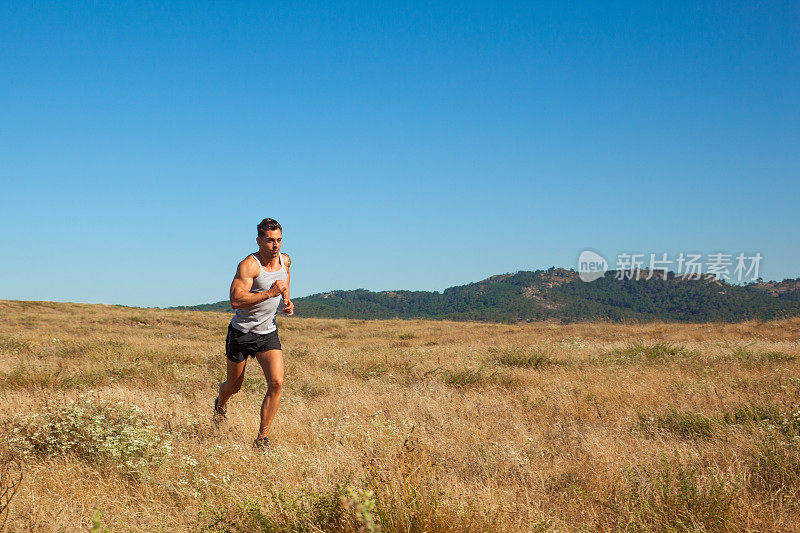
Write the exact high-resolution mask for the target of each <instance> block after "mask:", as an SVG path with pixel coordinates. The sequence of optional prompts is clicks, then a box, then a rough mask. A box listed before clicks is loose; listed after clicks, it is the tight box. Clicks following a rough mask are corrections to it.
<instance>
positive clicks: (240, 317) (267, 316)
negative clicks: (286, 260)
mask: <svg viewBox="0 0 800 533" xmlns="http://www.w3.org/2000/svg"><path fill="white" fill-rule="evenodd" d="M252 256H253V257H255V258H256V262H257V263H258V265H259V267H260V269H261V272H260V273H259V274H258V276H257V277H256V278H255V279H254V280H253V287H252V288H251V289H250V292H264V291H267V290H269V289H270V287H272V284H273V283H275V281H277V280H279V279H280V280H283V281H286V279H287V278H288V272H287V271H286V266H285V265H284V264H283V255H282V254H280V253H279V254H278V261H279V262H280V264H281V268H279V269H278V270H276V271H275V272H268V271H267V270H266V269H265V268H264V265H262V264H261V261H259V260H258V255H256V254H252ZM282 302H283V295H282V294H279V295H278V296H274V297H272V298H267V299H266V300H264V301H263V302H261V303H257V304H256V305H254V306H253V307H248V308H247V309H237V310H236V314H235V315H233V318H232V319H231V325H232V326H233V327H235V328H236V329H238V330H239V331H242V332H244V333H259V334H263V333H270V332H272V331H275V330H276V329H278V326H277V324H276V323H275V313H276V312H277V311H278V306H279V305H280V304H281V303H282Z"/></svg>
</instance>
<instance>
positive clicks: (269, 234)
mask: <svg viewBox="0 0 800 533" xmlns="http://www.w3.org/2000/svg"><path fill="white" fill-rule="evenodd" d="M256 242H257V243H258V247H259V248H260V249H261V250H263V251H265V252H269V253H273V254H276V253H278V252H279V251H280V249H281V230H279V229H275V230H267V231H266V232H265V233H264V236H263V237H256Z"/></svg>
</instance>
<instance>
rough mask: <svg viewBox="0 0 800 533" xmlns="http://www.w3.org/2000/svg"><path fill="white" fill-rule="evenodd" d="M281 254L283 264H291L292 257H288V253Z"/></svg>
mask: <svg viewBox="0 0 800 533" xmlns="http://www.w3.org/2000/svg"><path fill="white" fill-rule="evenodd" d="M281 256H282V257H283V264H284V265H286V266H287V267H289V266H292V258H291V257H289V254H285V253H283V252H281Z"/></svg>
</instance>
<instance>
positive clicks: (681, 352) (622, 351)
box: [608, 341, 695, 364]
mask: <svg viewBox="0 0 800 533" xmlns="http://www.w3.org/2000/svg"><path fill="white" fill-rule="evenodd" d="M693 355H695V352H692V351H690V350H687V349H686V348H684V347H683V346H681V345H679V344H671V343H669V342H664V341H661V342H657V343H655V344H642V343H639V342H635V343H633V344H631V345H629V346H626V347H624V348H616V349H614V350H611V352H609V353H608V357H609V358H610V359H611V360H612V361H614V362H617V363H623V364H635V363H651V364H653V363H668V362H673V361H677V360H681V359H687V358H689V357H691V356H693Z"/></svg>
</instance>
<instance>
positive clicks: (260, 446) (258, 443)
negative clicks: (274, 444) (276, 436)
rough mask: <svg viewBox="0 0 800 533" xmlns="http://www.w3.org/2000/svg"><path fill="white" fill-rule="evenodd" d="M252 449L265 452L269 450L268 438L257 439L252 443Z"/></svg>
mask: <svg viewBox="0 0 800 533" xmlns="http://www.w3.org/2000/svg"><path fill="white" fill-rule="evenodd" d="M253 448H255V449H256V450H266V449H268V448H269V437H258V438H257V439H256V440H254V441H253Z"/></svg>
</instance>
